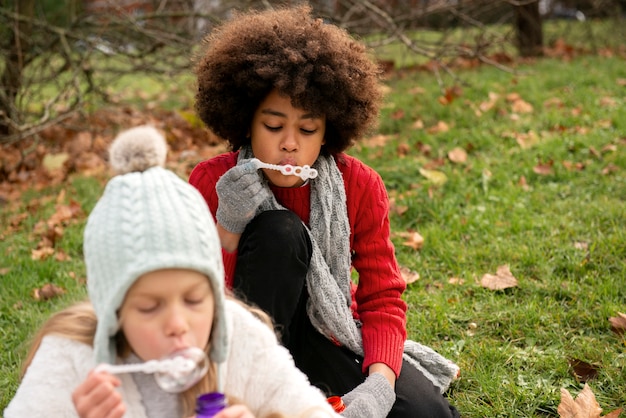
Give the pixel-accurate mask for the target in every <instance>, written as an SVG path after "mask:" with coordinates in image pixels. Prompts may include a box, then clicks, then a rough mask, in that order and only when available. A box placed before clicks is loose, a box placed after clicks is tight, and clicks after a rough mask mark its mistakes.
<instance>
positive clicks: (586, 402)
mask: <svg viewBox="0 0 626 418" xmlns="http://www.w3.org/2000/svg"><path fill="white" fill-rule="evenodd" d="M557 412H558V413H559V418H600V413H601V412H602V408H600V405H599V404H598V402H597V401H596V397H595V395H594V394H593V392H592V391H591V388H589V385H587V384H586V383H585V386H584V387H583V390H582V391H581V392H580V393H579V394H578V396H576V400H574V398H572V395H570V393H569V392H568V391H567V390H566V389H565V388H561V403H560V404H559V406H558V408H557ZM621 412H622V408H619V409H616V410H615V411H612V412H610V413H609V414H607V415H604V417H603V418H617V417H619V415H620V413H621Z"/></svg>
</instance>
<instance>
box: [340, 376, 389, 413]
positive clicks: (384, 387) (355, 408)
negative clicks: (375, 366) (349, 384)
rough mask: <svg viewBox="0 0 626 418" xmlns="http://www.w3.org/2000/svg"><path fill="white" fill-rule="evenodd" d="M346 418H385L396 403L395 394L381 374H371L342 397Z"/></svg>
mask: <svg viewBox="0 0 626 418" xmlns="http://www.w3.org/2000/svg"><path fill="white" fill-rule="evenodd" d="M342 399H343V403H344V404H345V405H346V409H344V411H343V412H342V413H341V416H343V417H347V418H385V417H386V416H387V414H388V413H389V411H391V408H392V407H393V404H394V403H395V402H396V392H395V391H394V390H393V388H392V387H391V385H390V384H389V381H388V380H387V378H385V376H383V374H382V373H372V374H370V375H369V376H368V377H367V379H365V381H364V382H363V383H361V384H360V385H359V386H357V387H355V388H354V389H352V390H351V391H350V392H348V393H346V394H345V395H343V396H342Z"/></svg>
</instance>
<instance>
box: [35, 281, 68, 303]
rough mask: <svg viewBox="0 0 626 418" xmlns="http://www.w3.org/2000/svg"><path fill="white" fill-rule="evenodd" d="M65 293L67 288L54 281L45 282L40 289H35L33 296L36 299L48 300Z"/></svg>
mask: <svg viewBox="0 0 626 418" xmlns="http://www.w3.org/2000/svg"><path fill="white" fill-rule="evenodd" d="M63 293H65V289H63V288H62V287H59V286H57V285H54V284H52V283H47V284H44V285H43V286H42V287H40V288H38V289H33V298H34V299H35V300H48V299H52V298H55V297H57V296H59V295H62V294H63Z"/></svg>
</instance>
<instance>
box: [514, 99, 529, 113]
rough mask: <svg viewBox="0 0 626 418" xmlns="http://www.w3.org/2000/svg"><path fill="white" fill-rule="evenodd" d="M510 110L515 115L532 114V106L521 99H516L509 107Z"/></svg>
mask: <svg viewBox="0 0 626 418" xmlns="http://www.w3.org/2000/svg"><path fill="white" fill-rule="evenodd" d="M511 110H512V111H513V112H515V113H532V111H533V106H532V105H531V104H530V103H528V102H526V101H524V100H522V99H518V100H515V101H514V102H513V104H512V105H511Z"/></svg>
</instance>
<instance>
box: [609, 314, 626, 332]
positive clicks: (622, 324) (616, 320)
mask: <svg viewBox="0 0 626 418" xmlns="http://www.w3.org/2000/svg"><path fill="white" fill-rule="evenodd" d="M609 322H610V323H611V329H612V330H613V332H615V333H617V334H619V335H622V334H624V332H626V314H623V313H621V312H618V313H617V316H612V317H610V318H609Z"/></svg>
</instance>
